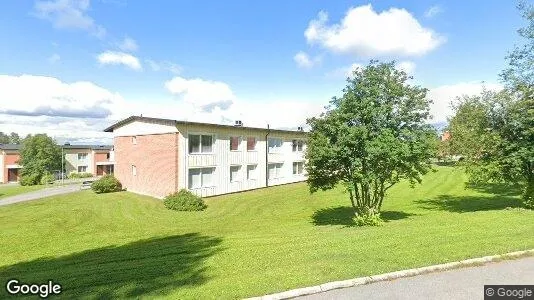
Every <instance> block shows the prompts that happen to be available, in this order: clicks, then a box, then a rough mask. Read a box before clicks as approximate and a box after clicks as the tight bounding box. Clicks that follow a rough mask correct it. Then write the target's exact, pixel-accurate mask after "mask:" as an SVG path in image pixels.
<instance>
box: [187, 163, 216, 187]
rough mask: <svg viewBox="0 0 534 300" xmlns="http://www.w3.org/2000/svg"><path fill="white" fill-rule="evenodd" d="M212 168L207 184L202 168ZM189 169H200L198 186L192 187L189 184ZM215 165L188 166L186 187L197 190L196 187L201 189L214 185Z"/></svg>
mask: <svg viewBox="0 0 534 300" xmlns="http://www.w3.org/2000/svg"><path fill="white" fill-rule="evenodd" d="M208 169H209V170H212V171H211V182H210V183H209V184H208V183H204V176H203V174H204V170H208ZM191 170H199V171H200V186H199V187H192V186H191V180H190V176H189V172H191ZM215 171H216V170H215V167H199V168H189V169H188V170H187V188H188V189H189V190H198V189H202V188H209V187H214V186H215Z"/></svg>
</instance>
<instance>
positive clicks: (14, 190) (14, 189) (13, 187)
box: [0, 184, 45, 201]
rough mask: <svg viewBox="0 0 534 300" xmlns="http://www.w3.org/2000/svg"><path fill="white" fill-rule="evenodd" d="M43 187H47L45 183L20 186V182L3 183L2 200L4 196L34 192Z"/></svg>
mask: <svg viewBox="0 0 534 300" xmlns="http://www.w3.org/2000/svg"><path fill="white" fill-rule="evenodd" d="M43 188H45V186H44V185H34V186H20V185H18V184H2V185H0V201H2V198H6V197H10V196H15V195H18V194H22V193H27V192H33V191H36V190H40V189H43Z"/></svg>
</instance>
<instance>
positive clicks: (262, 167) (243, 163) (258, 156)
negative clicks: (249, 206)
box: [177, 124, 306, 197]
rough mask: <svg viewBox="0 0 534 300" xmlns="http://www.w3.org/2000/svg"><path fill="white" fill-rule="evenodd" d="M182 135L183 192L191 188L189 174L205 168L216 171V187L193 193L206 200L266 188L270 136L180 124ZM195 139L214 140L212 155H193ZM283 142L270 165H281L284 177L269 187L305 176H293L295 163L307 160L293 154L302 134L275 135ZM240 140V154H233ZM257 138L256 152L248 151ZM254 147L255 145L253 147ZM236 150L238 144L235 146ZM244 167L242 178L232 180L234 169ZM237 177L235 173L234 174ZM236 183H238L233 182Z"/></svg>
mask: <svg viewBox="0 0 534 300" xmlns="http://www.w3.org/2000/svg"><path fill="white" fill-rule="evenodd" d="M177 129H178V132H179V145H180V150H179V161H180V162H183V163H179V171H178V178H179V184H178V186H179V188H180V189H181V188H189V178H190V176H189V170H190V169H194V168H202V167H214V168H215V170H214V173H213V186H208V187H200V188H198V187H197V188H193V189H191V190H192V191H193V192H194V193H196V194H198V195H200V196H202V197H207V196H214V195H220V194H226V193H232V192H239V191H244V190H249V189H256V188H260V187H265V186H266V178H267V177H266V176H267V165H266V154H267V145H268V143H267V140H266V136H265V135H266V133H267V131H266V130H265V131H264V132H262V131H259V130H250V129H247V128H241V127H235V128H219V127H214V126H209V125H198V124H188V125H183V124H178V125H177ZM191 135H211V136H213V141H212V146H211V151H212V152H210V153H209V154H202V153H189V150H190V145H189V139H190V136H191ZM271 135H272V136H275V137H276V138H279V139H281V140H282V143H281V145H280V147H279V149H278V150H279V151H278V152H277V153H273V154H269V156H268V158H267V159H268V161H269V163H270V162H271V160H273V162H277V163H281V164H282V167H281V169H280V176H279V177H278V178H276V179H269V185H278V184H285V183H292V182H298V181H303V180H305V179H306V177H305V176H303V175H293V162H294V161H302V160H304V156H303V153H304V152H293V151H292V140H293V139H295V138H300V139H303V138H302V134H299V133H295V134H293V133H277V134H276V135H274V134H271ZM232 137H239V143H238V147H237V150H231V138H232ZM248 137H254V138H255V140H256V143H255V147H254V150H250V151H249V150H247V138H248ZM191 138H192V139H193V141H194V143H196V144H198V143H199V142H198V138H197V137H195V136H193V137H191ZM252 144H253V143H252V142H251V145H252ZM234 146H235V144H234ZM191 149H193V150H192V151H201V150H199V147H197V146H194V147H193V146H192V147H191ZM249 165H254V166H255V169H254V172H252V173H251V176H253V177H254V178H250V179H249V178H248V174H249V172H248V169H249V168H248V166H249ZM232 166H240V168H239V177H238V178H237V180H236V179H234V178H232V176H231V172H230V171H231V167H232ZM234 175H235V172H234ZM232 179H234V180H232Z"/></svg>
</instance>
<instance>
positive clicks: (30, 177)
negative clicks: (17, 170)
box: [19, 173, 41, 186]
mask: <svg viewBox="0 0 534 300" xmlns="http://www.w3.org/2000/svg"><path fill="white" fill-rule="evenodd" d="M40 182H41V176H39V174H35V173H34V174H25V175H22V176H21V177H20V182H19V183H20V185H23V186H29V185H37V184H39V183H40Z"/></svg>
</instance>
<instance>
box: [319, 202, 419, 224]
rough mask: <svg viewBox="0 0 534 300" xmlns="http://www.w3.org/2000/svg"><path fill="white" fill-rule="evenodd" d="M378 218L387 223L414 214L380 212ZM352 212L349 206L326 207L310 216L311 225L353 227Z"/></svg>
mask: <svg viewBox="0 0 534 300" xmlns="http://www.w3.org/2000/svg"><path fill="white" fill-rule="evenodd" d="M380 216H381V217H382V220H384V221H386V222H389V221H394V220H401V219H405V218H408V217H410V216H414V214H409V213H405V212H402V211H388V210H386V211H381V212H380ZM353 217H354V211H353V209H352V207H350V206H338V207H328V208H322V209H320V210H318V211H316V212H314V213H313V215H312V223H313V224H314V225H315V226H324V225H344V226H355V225H356V224H355V223H354V220H353V219H352V218H353Z"/></svg>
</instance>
